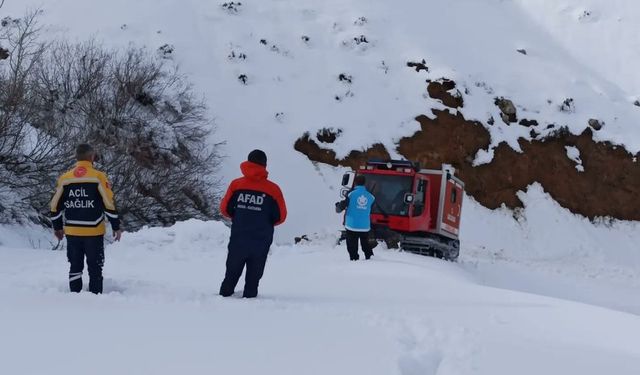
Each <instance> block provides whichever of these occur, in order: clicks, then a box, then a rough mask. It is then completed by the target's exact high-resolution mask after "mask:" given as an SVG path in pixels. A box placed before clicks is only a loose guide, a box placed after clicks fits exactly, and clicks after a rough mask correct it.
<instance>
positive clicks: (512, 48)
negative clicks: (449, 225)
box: [0, 0, 640, 375]
mask: <svg viewBox="0 0 640 375" xmlns="http://www.w3.org/2000/svg"><path fill="white" fill-rule="evenodd" d="M37 6H40V7H42V10H43V13H42V20H43V22H45V23H46V24H47V32H48V35H51V36H52V37H70V38H74V39H78V40H84V39H86V38H96V39H98V40H100V41H103V42H104V43H106V44H108V45H114V46H125V45H128V44H129V43H134V44H136V45H144V46H147V47H148V48H149V49H150V50H159V51H160V48H161V47H163V46H165V45H168V47H167V48H163V49H162V51H163V52H162V53H163V56H164V57H165V58H169V59H172V60H173V61H174V62H175V63H176V64H177V65H178V66H180V68H181V69H182V71H183V72H184V73H185V74H187V75H188V76H189V77H190V79H191V80H192V81H193V82H194V85H195V88H196V90H197V91H198V92H200V93H202V95H203V96H204V97H206V100H207V103H208V105H209V106H210V111H211V116H212V117H213V118H214V119H215V124H216V126H217V132H216V133H215V135H214V137H213V138H212V139H211V142H220V141H225V142H226V145H225V152H226V156H227V159H226V162H225V163H224V165H223V169H222V171H221V172H222V175H223V179H224V180H225V181H228V180H230V179H232V178H234V177H236V176H237V175H238V174H239V168H238V164H239V163H240V162H241V161H242V160H244V158H245V157H246V155H247V153H248V152H249V151H250V150H252V149H254V148H262V149H264V150H265V151H266V152H267V153H268V155H269V169H270V171H271V177H272V178H273V179H274V180H275V181H276V182H278V183H280V185H281V186H282V188H283V191H284V194H285V196H286V198H287V201H288V205H289V209H290V217H289V220H288V222H287V223H286V224H285V225H284V226H282V227H281V228H279V229H278V232H277V242H278V246H276V247H275V248H274V249H273V254H272V256H271V257H270V260H269V265H268V269H267V273H266V277H265V279H264V282H263V284H262V290H261V291H262V293H263V297H262V299H261V300H258V301H255V302H247V301H240V300H224V301H223V300H221V299H219V298H218V297H216V296H214V294H215V291H216V289H217V287H218V282H219V278H220V277H221V276H222V273H223V265H224V252H225V237H226V229H224V228H223V226H222V225H221V224H219V223H200V222H194V221H191V222H187V223H179V224H178V225H177V226H175V227H173V228H168V229H148V230H143V231H142V232H140V233H137V234H130V235H127V236H125V240H124V242H123V243H121V244H116V245H110V246H109V247H108V249H107V265H106V267H105V274H106V277H107V280H106V282H107V285H106V294H105V295H103V296H98V297H95V296H91V295H84V294H83V295H80V296H75V295H68V294H66V292H65V290H66V285H65V280H64V278H65V272H66V269H65V268H66V260H65V258H64V255H63V254H62V253H61V252H47V251H42V250H43V249H47V248H48V247H50V244H49V242H48V236H44V235H43V234H42V233H41V232H39V231H38V230H36V229H33V228H15V227H14V228H0V301H1V302H0V357H1V358H2V360H0V373H5V372H7V373H8V372H13V373H26V374H38V373H43V372H46V373H62V372H68V371H70V369H71V370H73V369H74V368H84V369H90V370H88V371H90V372H92V373H105V374H106V373H135V374H141V373H142V374H146V373H153V374H162V373H171V374H173V373H177V372H182V373H194V374H197V373H212V372H216V373H217V372H220V373H223V372H227V373H255V372H260V373H264V374H270V373H274V374H275V373H278V374H282V373H285V374H286V373H296V374H300V373H304V374H306V373H319V374H320V373H322V374H327V373H336V374H342V373H351V374H352V373H371V374H376V373H380V374H396V373H397V374H403V375H405V374H513V373H518V374H528V373H531V374H536V375H538V374H541V373H548V374H556V373H558V374H603V373H611V374H636V373H640V352H639V351H638V348H637V345H636V342H637V337H638V333H640V320H639V318H638V314H640V306H639V305H638V303H637V302H636V300H637V298H636V297H637V295H638V292H640V271H639V270H640V253H638V251H637V245H636V244H637V243H638V242H640V225H639V224H638V223H633V222H620V221H616V220H600V221H597V222H596V223H592V222H590V221H589V220H587V219H585V218H583V217H580V216H577V215H574V214H572V213H571V212H569V211H568V210H566V209H564V208H562V207H561V206H560V205H559V204H558V203H557V202H555V201H554V200H553V199H552V198H551V197H550V196H549V195H548V194H547V193H545V191H544V188H543V186H541V185H540V184H537V183H534V184H533V185H531V186H529V188H528V189H527V191H523V192H520V193H519V198H520V199H521V201H522V202H523V204H524V209H523V210H522V211H521V212H518V213H517V214H514V212H512V211H511V210H508V209H498V210H489V209H487V208H485V207H483V206H481V205H480V204H478V203H477V202H476V201H475V200H474V199H473V198H471V197H467V199H466V201H465V205H464V208H463V218H462V220H463V221H462V225H463V227H462V231H461V233H462V251H461V258H460V263H459V264H450V263H445V262H441V261H438V260H435V259H429V258H422V257H417V256H413V255H408V254H399V253H395V252H391V251H386V250H382V249H380V250H377V256H376V259H375V261H372V262H359V263H356V264H354V263H349V262H345V257H346V255H345V254H344V251H343V250H344V249H339V248H335V246H334V242H333V241H334V237H335V233H336V231H337V230H338V229H339V227H340V219H339V218H338V216H337V215H336V214H335V213H334V210H333V202H334V201H335V200H336V199H337V197H338V190H337V188H338V185H339V180H340V178H339V177H340V175H341V174H342V172H343V170H342V169H341V168H332V167H329V166H326V165H322V164H314V163H311V162H310V161H309V159H308V158H307V157H306V156H305V155H302V154H301V153H298V152H297V151H295V150H294V148H293V145H294V143H295V141H296V140H297V139H299V137H301V136H302V135H303V134H304V133H305V132H310V133H311V134H315V132H316V131H318V130H319V129H322V128H333V129H340V130H341V131H342V133H341V134H340V137H339V138H338V139H337V140H336V142H335V143H333V144H331V145H330V147H331V149H332V150H334V151H335V152H336V155H337V157H343V156H345V155H347V154H348V153H349V152H350V151H352V150H359V149H363V148H366V147H368V146H370V145H372V144H375V143H378V142H381V143H382V144H384V145H385V146H386V148H387V149H388V150H389V151H390V152H392V153H393V152H394V151H393V150H395V142H397V141H398V140H399V139H400V138H402V137H406V136H411V135H412V134H413V133H414V132H416V131H417V130H419V129H420V127H419V124H418V123H417V122H416V121H415V117H416V116H418V115H421V114H426V115H431V110H432V109H444V108H445V107H444V106H443V104H442V103H441V102H440V101H438V100H436V99H433V98H431V97H429V95H428V94H427V91H426V84H425V80H426V79H438V78H441V77H447V78H450V79H453V80H455V81H456V83H457V88H458V89H459V90H460V92H461V95H462V96H463V98H464V102H465V105H464V107H463V108H460V109H459V111H460V113H461V114H463V115H464V117H465V118H466V119H468V120H477V121H479V122H481V123H482V124H483V125H485V126H486V125H487V121H488V119H490V118H491V117H493V118H494V119H499V118H500V110H499V108H498V107H496V106H495V105H494V99H495V98H496V97H505V98H510V99H511V100H513V102H514V103H515V104H516V106H517V110H518V112H519V113H520V114H522V115H523V118H532V119H536V120H537V121H539V122H540V124H541V126H540V130H541V131H542V132H543V135H544V132H545V131H547V129H546V125H547V124H551V123H553V124H557V125H558V126H567V127H568V128H569V129H570V130H571V131H572V132H573V133H576V134H579V133H582V131H583V130H584V129H585V128H586V127H587V126H588V120H589V119H592V118H596V119H598V120H600V121H602V122H604V123H605V126H604V127H603V128H602V129H601V130H599V131H596V132H594V138H595V139H596V140H598V141H605V140H606V141H611V142H614V143H618V144H623V145H624V146H625V147H626V149H627V150H628V151H629V152H631V153H633V154H637V153H638V151H640V127H638V126H637V123H638V122H639V121H640V107H638V106H636V105H634V102H635V101H636V100H638V99H639V98H640V78H638V76H637V74H635V71H636V69H637V68H636V66H637V63H638V61H640V49H638V48H635V47H637V46H638V43H640V34H638V33H637V22H636V21H637V20H638V19H640V4H639V3H637V1H633V0H613V1H608V2H602V1H597V0H556V1H554V0H456V1H438V0H402V1H395V2H390V1H373V0H342V1H338V0H326V1H313V0H271V1H266V0H247V1H241V4H239V3H238V2H233V3H230V2H227V3H226V6H223V1H222V0H220V1H209V0H180V1H177V0H138V1H127V0H111V1H98V0H82V1H80V0H55V1H54V0H52V1H47V2H44V3H43V2H42V1H37V0H6V2H5V5H4V7H3V8H2V9H0V18H3V17H5V16H11V17H19V16H21V15H22V14H23V13H24V11H25V10H26V9H27V8H28V7H37ZM518 50H520V52H519V51H518ZM167 51H172V52H170V53H168V52H167ZM159 53H160V52H159ZM422 59H424V60H425V62H426V65H427V66H428V67H429V72H425V71H420V72H416V71H415V70H413V69H410V68H409V67H407V62H409V61H418V62H419V61H421V60H422ZM569 98H571V99H573V102H572V103H573V104H572V106H571V107H570V108H568V109H567V110H565V111H560V110H559V108H560V107H561V105H562V103H563V102H564V101H565V100H566V99H569ZM639 104H640V103H639ZM487 129H488V131H489V132H490V135H491V147H494V146H496V145H498V144H499V143H500V142H502V141H504V142H507V143H508V144H509V145H510V146H511V147H513V148H514V149H516V150H519V148H520V147H519V144H518V143H517V140H518V138H524V139H530V138H531V134H530V129H529V128H527V127H523V126H519V125H516V124H513V125H511V126H509V125H507V124H504V123H502V122H501V121H499V120H498V121H496V122H495V125H493V126H487ZM548 131H551V130H548ZM574 151H575V150H574ZM571 155H573V158H574V159H576V160H579V159H577V158H579V156H580V155H578V156H576V155H575V152H574V153H573V154H570V153H569V154H568V156H567V157H570V156H571ZM392 156H396V155H392ZM491 157H492V153H491V152H490V151H489V152H480V153H479V154H478V155H477V157H476V162H478V163H486V162H489V161H490V159H491ZM632 182H633V181H632ZM567 183H570V181H567ZM638 183H639V184H640V181H638ZM632 203H633V202H632ZM634 204H635V203H634ZM301 234H308V235H309V236H310V237H311V238H312V239H313V241H312V242H311V244H306V245H303V246H293V245H292V244H291V243H292V242H293V241H292V240H293V237H294V236H298V235H301ZM33 248H35V249H38V250H34V249H33ZM569 301H571V302H569ZM93 335H95V336H97V337H99V338H98V339H95V340H94V338H93ZM247 343H249V344H247ZM72 348H77V350H78V352H79V353H80V354H81V356H80V358H78V359H77V361H79V362H73V368H72V367H71V365H70V363H71V362H70V361H69V360H68V357H69V351H70V350H73V349H72ZM34 354H35V355H37V358H38V360H37V361H35V360H33V355H34ZM96 362H97V363H100V367H99V368H96V367H95V365H94V364H95V363H96Z"/></svg>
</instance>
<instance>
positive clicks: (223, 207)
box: [220, 181, 236, 219]
mask: <svg viewBox="0 0 640 375" xmlns="http://www.w3.org/2000/svg"><path fill="white" fill-rule="evenodd" d="M235 185H236V182H235V181H233V182H231V184H230V185H229V188H228V189H227V192H226V194H225V195H224V198H222V201H220V212H221V213H222V215H224V216H225V217H228V218H229V219H231V218H232V216H231V213H230V212H229V210H228V209H229V201H230V200H231V197H232V196H233V194H234V193H235V192H236V188H235Z"/></svg>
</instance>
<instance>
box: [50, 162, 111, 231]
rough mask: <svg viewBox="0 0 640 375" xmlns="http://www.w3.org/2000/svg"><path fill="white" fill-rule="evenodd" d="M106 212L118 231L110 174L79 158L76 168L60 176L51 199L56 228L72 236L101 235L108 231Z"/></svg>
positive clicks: (53, 221) (52, 215)
mask: <svg viewBox="0 0 640 375" xmlns="http://www.w3.org/2000/svg"><path fill="white" fill-rule="evenodd" d="M105 215H106V217H107V219H108V220H109V222H110V223H111V227H112V228H113V230H114V231H116V230H118V229H120V218H119V216H118V211H117V210H116V206H115V202H114V200H113V191H112V190H111V185H110V184H109V181H108V179H107V176H106V175H105V174H104V173H102V172H100V171H98V170H96V169H95V168H93V163H91V162H89V161H79V162H78V163H77V164H76V166H75V168H73V169H72V170H70V171H68V172H66V173H65V174H63V175H62V176H60V178H59V179H58V183H57V186H56V192H55V194H54V196H53V199H52V200H51V222H52V223H53V228H54V229H55V230H61V229H63V227H64V232H65V234H66V235H69V236H101V235H104V233H105V220H104V219H105Z"/></svg>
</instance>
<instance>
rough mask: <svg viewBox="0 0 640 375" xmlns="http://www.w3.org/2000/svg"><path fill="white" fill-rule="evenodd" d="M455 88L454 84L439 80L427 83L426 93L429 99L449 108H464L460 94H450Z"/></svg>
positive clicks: (449, 81)
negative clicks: (438, 101)
mask: <svg viewBox="0 0 640 375" xmlns="http://www.w3.org/2000/svg"><path fill="white" fill-rule="evenodd" d="M455 88H456V83H455V82H453V81H451V80H449V79H446V78H441V79H439V80H437V81H431V82H429V86H427V92H428V93H429V96H430V97H431V98H433V99H438V100H440V101H441V102H442V104H444V105H446V106H447V107H449V108H460V107H463V106H464V99H462V95H461V94H460V92H456V93H455V94H452V93H451V91H452V90H455Z"/></svg>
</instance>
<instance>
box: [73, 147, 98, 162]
mask: <svg viewBox="0 0 640 375" xmlns="http://www.w3.org/2000/svg"><path fill="white" fill-rule="evenodd" d="M94 155H95V151H94V149H93V147H91V145H90V144H88V143H82V144H79V145H78V147H76V159H77V160H84V161H93V160H91V159H92V157H93V156H94Z"/></svg>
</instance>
